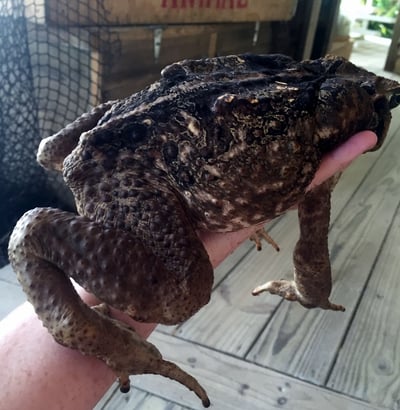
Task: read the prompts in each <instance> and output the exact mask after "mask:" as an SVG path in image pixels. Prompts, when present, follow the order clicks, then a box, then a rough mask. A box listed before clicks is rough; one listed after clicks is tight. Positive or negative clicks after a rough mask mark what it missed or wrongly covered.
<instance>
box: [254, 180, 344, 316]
mask: <svg viewBox="0 0 400 410" xmlns="http://www.w3.org/2000/svg"><path fill="white" fill-rule="evenodd" d="M335 181H336V178H335V177H333V178H331V179H329V180H328V181H326V182H324V183H323V184H321V185H319V186H318V187H316V188H314V189H313V190H312V191H310V192H309V193H307V194H306V196H305V198H304V200H303V201H302V202H301V203H299V205H298V213H299V222H300V238H299V240H298V242H297V244H296V248H295V250H294V253H293V260H294V280H293V281H287V280H276V281H270V282H267V283H265V284H264V285H261V286H258V287H257V288H256V289H254V291H253V294H254V295H258V294H260V293H261V292H265V291H268V292H270V293H272V294H277V295H280V296H282V297H283V298H285V299H287V300H290V301H298V302H300V303H301V304H302V305H303V306H305V307H307V308H314V307H320V308H322V309H330V310H341V311H344V307H343V306H341V305H335V304H333V303H331V302H330V301H329V295H330V293H331V289H332V279H331V265H330V261H329V251H328V230H329V219H330V196H331V191H332V188H333V185H334V184H335Z"/></svg>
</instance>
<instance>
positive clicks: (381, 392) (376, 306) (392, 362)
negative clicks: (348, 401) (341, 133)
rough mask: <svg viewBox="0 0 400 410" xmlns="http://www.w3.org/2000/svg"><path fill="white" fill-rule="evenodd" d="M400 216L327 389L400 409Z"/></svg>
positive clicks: (393, 227) (381, 255)
mask: <svg viewBox="0 0 400 410" xmlns="http://www.w3.org/2000/svg"><path fill="white" fill-rule="evenodd" d="M399 243H400V213H399V212H398V210H397V213H396V216H395V219H394V221H393V223H392V224H391V229H390V231H389V234H388V236H387V238H386V240H385V242H384V246H383V248H382V252H381V253H380V255H379V259H378V261H377V263H376V265H375V266H374V271H373V275H372V277H371V279H370V281H369V283H368V286H367V288H366V290H365V292H364V294H363V297H362V300H361V303H360V306H359V308H358V309H357V313H356V315H355V317H354V320H353V322H352V325H351V327H350V330H349V332H348V334H347V337H346V339H345V341H344V344H343V347H342V348H341V350H340V353H339V356H338V359H337V361H336V363H335V366H334V368H333V372H332V374H331V376H330V378H329V381H328V386H329V387H331V388H333V389H335V390H340V391H341V392H345V393H347V394H350V395H352V396H355V397H359V398H362V399H365V400H368V401H370V402H372V403H377V404H380V405H385V406H387V407H390V408H396V409H398V408H399V405H400V378H399V369H400V324H399V316H400V298H399V288H400V275H399V266H400V253H399Z"/></svg>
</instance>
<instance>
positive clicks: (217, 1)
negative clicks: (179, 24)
mask: <svg viewBox="0 0 400 410" xmlns="http://www.w3.org/2000/svg"><path fill="white" fill-rule="evenodd" d="M248 5H249V4H248V0H161V7H162V8H164V9H167V8H169V9H178V8H179V9H186V8H191V9H194V8H198V9H202V8H215V9H228V8H229V9H245V8H247V7H248Z"/></svg>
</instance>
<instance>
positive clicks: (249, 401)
mask: <svg viewBox="0 0 400 410" xmlns="http://www.w3.org/2000/svg"><path fill="white" fill-rule="evenodd" d="M151 340H152V342H154V343H155V344H157V346H160V347H161V350H162V351H163V352H164V354H165V356H166V357H167V358H168V360H172V361H174V362H175V363H177V364H179V365H180V366H182V367H183V368H184V369H185V370H187V371H190V372H191V373H192V374H193V375H194V376H195V377H196V378H197V379H198V380H199V381H200V383H201V384H202V385H203V386H204V387H205V388H206V390H207V391H208V393H209V395H210V398H211V401H212V408H214V409H218V410H220V409H222V410H238V409H246V410H269V409H271V410H272V409H287V410H293V409H296V410H315V409H316V408H320V409H324V410H338V409H340V410H373V409H374V410H378V407H374V406H372V405H369V404H368V403H365V402H362V401H358V400H355V399H352V398H349V397H346V396H344V395H341V394H338V393H335V392H332V391H329V390H327V389H325V388H320V387H318V386H314V385H312V384H308V383H305V382H302V381H300V380H296V379H294V378H292V377H289V376H285V375H282V374H279V373H277V372H274V371H271V370H269V369H265V368H263V367H260V366H257V365H255V364H251V363H248V362H246V361H244V360H241V359H238V358H235V357H232V356H228V355H226V354H223V353H221V352H218V351H215V350H212V349H209V348H205V347H199V346H194V345H193V344H190V343H188V342H185V341H183V340H180V339H178V338H175V337H173V336H170V335H164V334H161V333H154V334H153V335H152V336H151ZM189 363H190V365H189ZM133 383H134V384H135V385H136V386H137V387H138V388H139V389H141V390H145V391H149V392H153V393H154V394H156V395H158V396H162V397H164V398H166V399H169V400H172V401H173V402H177V403H178V404H179V405H182V406H186V407H188V408H190V409H202V406H201V403H200V401H199V400H198V399H197V397H196V396H194V395H193V393H192V392H190V391H188V390H187V389H186V388H184V387H182V386H180V385H179V384H177V383H175V382H172V381H171V380H169V379H166V378H164V377H161V376H138V377H134V378H133ZM118 394H119V395H121V394H120V393H118ZM133 394H134V393H133ZM316 403H318V406H317V407H316ZM124 408H125V407H122V409H124ZM132 408H134V409H135V410H139V409H140V410H143V409H152V410H153V407H148V403H146V401H143V402H142V403H137V404H136V407H132ZM161 408H162V409H167V408H166V407H161ZM169 408H170V407H168V409H169ZM173 408H174V407H173ZM103 409H107V410H113V409H117V407H102V408H98V407H96V410H103ZM154 409H158V407H154ZM174 409H175V408H174Z"/></svg>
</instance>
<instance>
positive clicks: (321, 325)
mask: <svg viewBox="0 0 400 410" xmlns="http://www.w3.org/2000/svg"><path fill="white" fill-rule="evenodd" d="M397 123H398V122H397ZM392 132H393V131H392ZM398 150H400V140H399V139H396V138H393V139H392V140H391V141H390V144H389V145H387V146H386V149H385V151H384V153H383V154H384V158H382V159H381V160H380V161H378V163H377V164H376V166H375V167H374V168H373V169H372V171H371V173H370V175H368V178H367V179H366V180H365V181H364V183H363V184H362V186H361V187H360V188H359V189H358V190H357V192H356V193H355V194H354V196H353V197H352V199H351V201H350V202H349V203H348V205H347V206H346V208H345V209H344V210H343V212H342V213H341V214H340V216H339V218H338V220H337V221H336V222H335V223H334V225H333V227H332V229H331V232H330V248H331V259H332V263H333V271H334V273H335V283H334V288H333V294H332V298H331V299H332V301H334V302H336V303H340V304H343V305H345V306H346V308H347V311H346V312H345V313H335V312H325V311H321V310H311V311H305V310H304V309H302V308H301V307H300V306H299V305H297V304H290V303H283V304H282V305H281V306H280V308H279V309H278V311H277V312H276V314H275V315H274V318H273V320H272V321H271V322H270V323H269V324H268V326H267V327H266V328H265V330H264V332H263V334H262V335H261V336H260V338H259V339H258V340H257V342H256V344H255V345H254V346H253V348H252V349H251V351H250V352H249V355H248V356H247V357H248V359H249V360H252V361H254V362H256V363H259V364H262V365H266V366H269V367H271V368H274V369H277V370H279V371H283V372H285V373H289V374H291V375H294V376H296V377H299V378H301V379H303V380H309V381H312V382H314V383H318V384H323V383H324V382H325V380H326V378H327V376H328V374H329V371H330V368H331V366H332V364H333V362H334V360H335V357H336V353H337V350H338V348H339V347H340V343H341V340H342V338H343V336H344V334H345V332H346V330H347V326H348V324H349V322H350V320H351V317H352V312H353V311H354V309H355V308H356V306H357V303H358V300H359V298H360V297H361V293H362V289H363V287H364V286H365V283H366V281H367V279H368V276H369V274H370V271H371V269H372V267H373V264H374V261H375V259H376V257H377V255H378V253H379V244H380V242H381V241H382V240H383V239H384V237H385V235H386V232H387V230H388V228H389V226H390V222H391V219H392V217H393V214H394V212H395V211H396V208H397V204H398V198H399V195H400V163H399V162H398V155H397V152H398Z"/></svg>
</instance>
